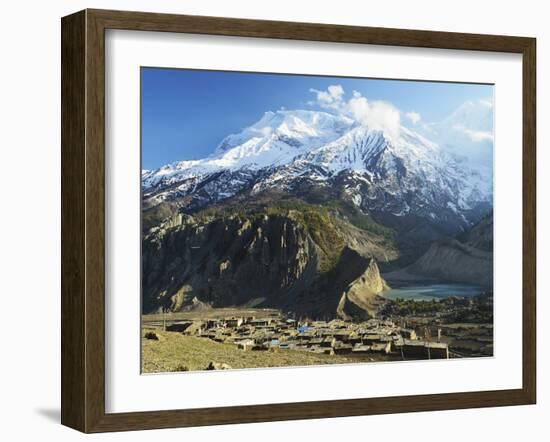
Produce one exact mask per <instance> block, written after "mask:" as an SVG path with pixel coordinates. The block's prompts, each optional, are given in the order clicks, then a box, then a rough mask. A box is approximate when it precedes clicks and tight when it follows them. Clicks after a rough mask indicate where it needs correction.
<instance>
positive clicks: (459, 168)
mask: <svg viewBox="0 0 550 442" xmlns="http://www.w3.org/2000/svg"><path fill="white" fill-rule="evenodd" d="M304 180H308V181H309V182H311V183H313V184H314V185H316V186H335V185H336V184H335V183H337V182H338V183H339V184H338V185H341V186H343V188H342V191H343V193H344V194H345V195H347V197H348V198H349V199H350V200H351V201H353V202H354V203H355V204H356V205H357V206H358V207H360V208H361V210H363V211H365V212H370V211H382V212H384V211H385V212H389V213H391V214H393V215H396V216H402V215H404V214H407V213H409V212H413V213H416V214H417V215H421V216H427V217H430V218H432V219H434V218H437V217H438V215H437V213H440V212H441V211H443V212H445V213H451V214H453V213H454V214H455V215H456V216H457V217H464V211H468V210H471V209H472V208H473V207H474V206H475V205H476V204H478V203H479V202H490V201H491V199H492V184H491V180H490V179H487V177H483V176H481V175H480V174H479V172H475V171H474V170H472V169H470V168H469V167H468V165H467V164H465V163H460V164H459V163H457V162H455V161H454V159H453V158H452V157H451V156H450V155H448V154H446V153H445V152H444V151H443V150H442V149H441V148H440V146H439V145H438V144H437V143H434V142H432V141H430V140H428V139H427V138H426V137H425V136H423V135H421V134H419V133H417V132H415V131H413V130H411V129H407V128H405V127H401V129H400V131H399V135H398V136H397V137H396V136H395V134H391V135H389V134H386V133H385V132H384V131H383V130H380V129H371V128H369V127H366V126H364V125H361V124H359V123H358V122H356V121H354V120H352V119H351V118H349V117H347V116H344V115H335V114H331V113H327V112H319V111H307V110H295V111H287V110H279V111H276V112H266V113H265V114H264V115H263V116H262V118H261V119H260V120H258V121H257V122H256V123H255V124H253V125H251V126H249V127H247V128H245V129H243V130H242V131H241V132H239V133H237V134H232V135H229V136H227V137H226V138H225V139H224V140H223V141H222V142H221V143H220V145H219V146H218V147H217V149H216V150H215V151H214V153H213V154H212V155H210V156H209V157H207V158H204V159H202V160H193V161H180V162H176V163H172V164H169V165H166V166H163V167H161V168H159V169H157V170H153V171H144V172H143V174H142V186H143V189H144V194H145V196H146V197H150V198H151V203H152V204H157V203H159V202H162V201H164V200H166V199H177V198H180V197H184V196H185V197H191V198H192V199H193V201H194V202H195V205H196V206H197V207H201V206H203V205H206V204H210V203H212V202H216V201H220V200H223V199H226V198H230V197H232V196H234V195H235V194H237V193H238V192H241V191H245V190H247V189H248V190H249V191H251V192H252V193H257V192H260V191H262V190H266V189H269V188H277V189H278V190H283V191H284V190H287V191H292V189H294V188H295V187H296V186H297V185H298V183H303V181H304ZM342 183H344V184H342ZM464 221H465V223H466V224H467V221H466V219H464Z"/></svg>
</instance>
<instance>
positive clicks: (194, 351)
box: [142, 330, 358, 373]
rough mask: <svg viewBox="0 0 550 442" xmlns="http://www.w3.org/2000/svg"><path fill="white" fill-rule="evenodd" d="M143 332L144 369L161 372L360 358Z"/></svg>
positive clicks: (157, 331)
mask: <svg viewBox="0 0 550 442" xmlns="http://www.w3.org/2000/svg"><path fill="white" fill-rule="evenodd" d="M147 331H150V330H144V331H143V332H142V371H143V373H162V372H174V371H187V370H204V369H205V368H206V367H207V366H208V364H210V362H218V363H225V364H228V365H230V366H231V368H233V369H237V368H257V367H284V366H304V365H324V364H338V363H340V364H342V363H350V362H358V361H357V359H351V358H347V357H344V356H330V355H323V354H313V353H306V352H302V351H292V350H280V351H278V352H271V351H244V350H240V349H238V348H237V347H236V346H235V345H233V344H221V343H218V342H214V341H211V340H209V339H206V338H197V337H193V336H185V335H183V334H181V333H177V332H164V331H159V330H155V333H156V334H157V335H158V337H159V340H158V341H156V340H152V339H146V338H145V337H144V335H145V333H146V332H147Z"/></svg>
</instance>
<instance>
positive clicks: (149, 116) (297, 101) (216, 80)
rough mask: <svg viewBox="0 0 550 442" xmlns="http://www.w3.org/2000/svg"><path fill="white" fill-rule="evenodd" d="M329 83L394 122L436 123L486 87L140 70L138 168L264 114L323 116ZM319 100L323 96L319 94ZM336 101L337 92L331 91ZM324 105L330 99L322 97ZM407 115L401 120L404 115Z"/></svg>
mask: <svg viewBox="0 0 550 442" xmlns="http://www.w3.org/2000/svg"><path fill="white" fill-rule="evenodd" d="M331 85H339V86H341V88H342V91H344V94H342V98H343V100H349V99H351V98H352V94H353V91H357V92H358V93H359V94H360V95H361V96H362V97H365V98H366V99H368V101H369V102H370V103H372V102H375V101H378V100H380V101H385V102H389V103H391V104H392V105H393V106H394V107H395V108H397V109H398V110H399V112H400V114H401V124H403V125H405V126H413V122H412V121H413V120H416V117H415V116H414V115H413V114H412V113H413V112H414V113H415V114H417V115H418V117H420V118H421V121H422V122H423V123H437V122H440V121H442V120H444V119H445V118H446V117H447V116H449V115H450V114H451V113H452V112H453V111H454V110H456V109H457V108H458V107H459V106H460V105H462V104H463V103H464V102H466V101H477V100H491V101H492V88H493V87H492V86H490V85H477V84H462V83H460V84H459V83H437V82H418V81H403V80H379V79H362V78H361V79H355V78H343V77H318V76H306V75H304V76H302V75H299V76H298V75H284V74H256V73H242V72H221V71H200V70H186V69H159V68H142V69H141V106H142V107H141V112H142V121H141V124H142V126H141V129H142V134H141V136H142V167H143V168H144V169H153V168H157V167H159V166H162V165H164V164H167V163H171V162H173V161H178V160H186V159H199V158H204V157H206V156H207V155H209V154H210V153H212V152H213V151H214V149H215V148H216V146H217V145H218V144H219V143H220V141H221V140H222V139H223V138H224V137H225V136H226V135H228V134H230V133H236V132H239V131H240V130H241V129H243V128H244V127H246V126H249V125H251V124H253V123H255V122H256V121H257V120H259V119H260V118H261V116H262V115H263V113H264V112H266V111H275V110H278V109H281V108H283V107H284V108H286V109H314V110H320V109H324V110H328V111H332V110H331V109H330V106H325V105H326V104H327V103H326V101H324V102H323V97H325V98H326V95H325V96H323V95H322V94H321V95H320V93H321V92H323V91H327V88H329V86H331ZM324 93H325V94H326V92H324ZM337 95H338V97H337V98H338V99H340V93H339V92H338V93H337ZM328 98H329V100H330V97H328ZM407 114H408V115H409V117H407V116H406V115H407Z"/></svg>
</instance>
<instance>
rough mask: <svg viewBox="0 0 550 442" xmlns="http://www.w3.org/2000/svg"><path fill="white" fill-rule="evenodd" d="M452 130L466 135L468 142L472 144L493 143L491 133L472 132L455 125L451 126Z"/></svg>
mask: <svg viewBox="0 0 550 442" xmlns="http://www.w3.org/2000/svg"><path fill="white" fill-rule="evenodd" d="M453 129H454V130H456V131H459V132H463V133H464V134H466V135H468V137H469V138H470V140H472V141H473V142H474V143H479V142H482V141H493V134H492V132H487V131H483V130H472V129H468V128H467V127H464V126H461V125H455V126H453Z"/></svg>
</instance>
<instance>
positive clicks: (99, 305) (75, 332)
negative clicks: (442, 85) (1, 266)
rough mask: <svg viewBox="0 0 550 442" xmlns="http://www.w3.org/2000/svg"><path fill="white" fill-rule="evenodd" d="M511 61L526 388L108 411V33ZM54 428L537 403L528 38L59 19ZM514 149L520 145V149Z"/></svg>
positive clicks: (113, 14)
mask: <svg viewBox="0 0 550 442" xmlns="http://www.w3.org/2000/svg"><path fill="white" fill-rule="evenodd" d="M106 29H127V30H141V31H160V32H185V33H194V34H211V35H228V36H242V37H257V38H279V39H291V40H309V41H326V42H337V43H358V44H377V45H392V46H405V47H427V48H442V49H460V50H478V51H499V52H513V53H520V54H522V55H523V74H524V75H523V180H524V181H523V182H524V185H523V220H524V227H523V387H522V388H519V389H515V390H501V391H481V392H468V393H449V394H436V395H417V396H404V397H386V398H365V399H353V400H339V401H321V402H301V403H287V404H271V405H256V406H239V407H221V408H203V409H192V410H191V409H190V410H170V411H148V412H139V413H117V414H106V413H105V331H104V330H105V46H104V45H105V40H104V35H105V30H106ZM62 40H63V41H62V241H63V244H62V378H63V379H62V423H63V424H65V425H67V426H70V427H73V428H76V429H78V430H80V431H84V432H102V431H122V430H141V429H150V428H169V427H183V426H197V425H217V424H229V423H239V422H262V421H280V420H289V419H314V418H326V417H339V416H357V415H365V414H382V413H404V412H413V411H429V410H446V409H459V408H473V407H490V406H504V405H520V404H532V403H534V402H535V398H536V354H535V348H536V347H535V333H536V323H535V312H536V307H535V288H536V274H535V272H536V254H535V245H536V230H535V228H536V219H535V213H536V206H535V197H536V189H535V185H536V179H535V170H536V157H535V141H536V140H535V132H536V123H535V122H536V118H535V115H536V101H535V92H536V90H535V80H536V75H535V72H536V62H535V57H536V46H535V40H534V39H531V38H526V37H510V36H494V35H477V34H458V33H448V32H432V31H414V30H402V29H384V28H363V27H356V26H336V25H320V24H311V23H290V22H274V21H260V20H240V19H228V18H215V17H196V16H182V15H170V14H151V13H141V12H123V11H103V10H86V11H81V12H79V13H77V14H73V15H71V16H68V17H65V18H63V20H62ZM518 148H519V146H518Z"/></svg>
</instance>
